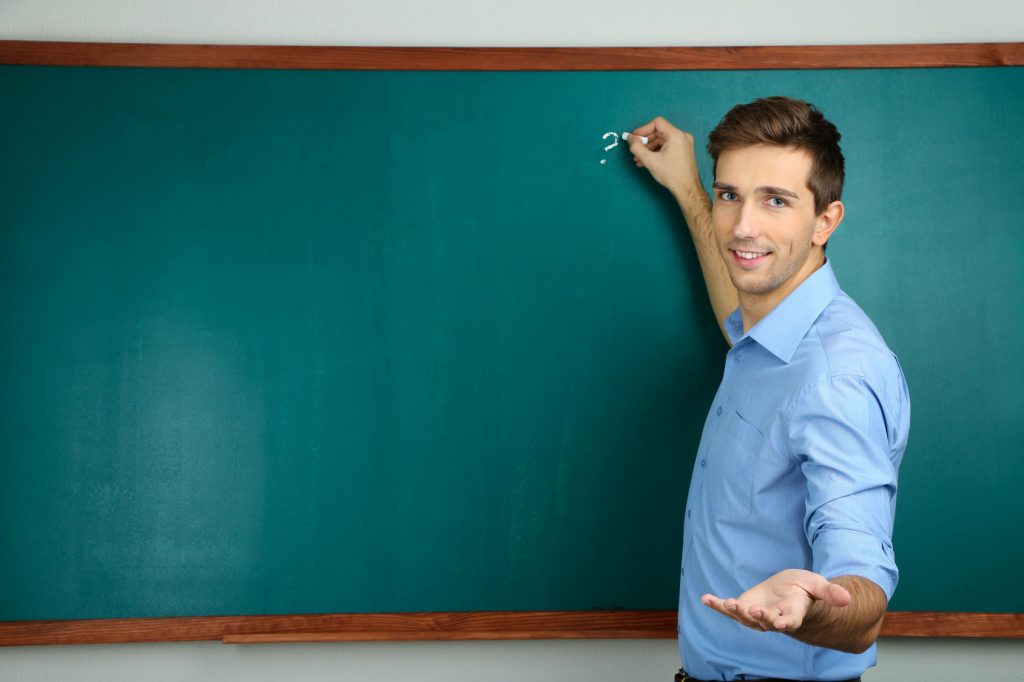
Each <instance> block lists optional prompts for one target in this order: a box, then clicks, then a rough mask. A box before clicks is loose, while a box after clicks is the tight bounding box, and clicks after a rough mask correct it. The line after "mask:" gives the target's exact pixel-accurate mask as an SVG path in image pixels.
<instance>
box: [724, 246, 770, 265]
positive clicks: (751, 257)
mask: <svg viewBox="0 0 1024 682" xmlns="http://www.w3.org/2000/svg"><path fill="white" fill-rule="evenodd" d="M729 251H731V252H732V256H733V259H734V260H735V261H736V262H737V263H738V264H739V265H741V266H744V267H751V266H753V265H757V264H758V263H760V262H761V261H763V260H764V259H765V258H767V257H768V254H769V253H770V252H769V251H747V250H741V249H729Z"/></svg>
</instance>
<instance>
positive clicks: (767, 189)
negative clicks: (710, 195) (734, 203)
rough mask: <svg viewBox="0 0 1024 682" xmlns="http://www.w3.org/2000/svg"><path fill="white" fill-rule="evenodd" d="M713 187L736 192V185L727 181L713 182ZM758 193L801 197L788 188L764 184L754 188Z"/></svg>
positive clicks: (793, 197)
mask: <svg viewBox="0 0 1024 682" xmlns="http://www.w3.org/2000/svg"><path fill="white" fill-rule="evenodd" d="M711 187H713V188H714V189H720V190H722V191H723V192H735V191H736V187H735V186H733V185H730V184H729V183H726V182H718V181H717V180H716V181H715V182H714V183H712V185H711ZM754 192H755V193H756V194H777V195H779V196H780V197H790V198H792V199H799V198H800V195H799V194H797V193H796V192H794V191H792V190H788V189H782V188H781V187H773V186H771V185H764V186H762V187H757V188H756V189H754Z"/></svg>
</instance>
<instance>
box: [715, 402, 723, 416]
mask: <svg viewBox="0 0 1024 682" xmlns="http://www.w3.org/2000/svg"><path fill="white" fill-rule="evenodd" d="M715 414H716V415H717V416H719V417H721V416H722V406H721V405H719V406H718V409H717V410H715Z"/></svg>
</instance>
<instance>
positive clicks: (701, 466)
mask: <svg viewBox="0 0 1024 682" xmlns="http://www.w3.org/2000/svg"><path fill="white" fill-rule="evenodd" d="M707 463H708V461H707V460H706V459H702V460H701V461H700V468H701V469H703V468H704V467H705V466H707Z"/></svg>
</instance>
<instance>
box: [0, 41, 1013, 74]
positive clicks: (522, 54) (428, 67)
mask: <svg viewBox="0 0 1024 682" xmlns="http://www.w3.org/2000/svg"><path fill="white" fill-rule="evenodd" d="M0 64H28V65H47V66H136V67H165V68H171V67H187V68H230V69H346V70H403V71H405V70H413V71H633V70H636V71H652V70H654V71H663V70H698V69H709V70H715V69H745V70H750V69H857V68H899V67H945V66H1022V65H1024V43H952V44H919V45H807V46H782V47H609V48H591V47H522V48H506V47H317V46H282V45H171V44H148V43H84V42H83V43H77V42H44V41H21V40H0Z"/></svg>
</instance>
